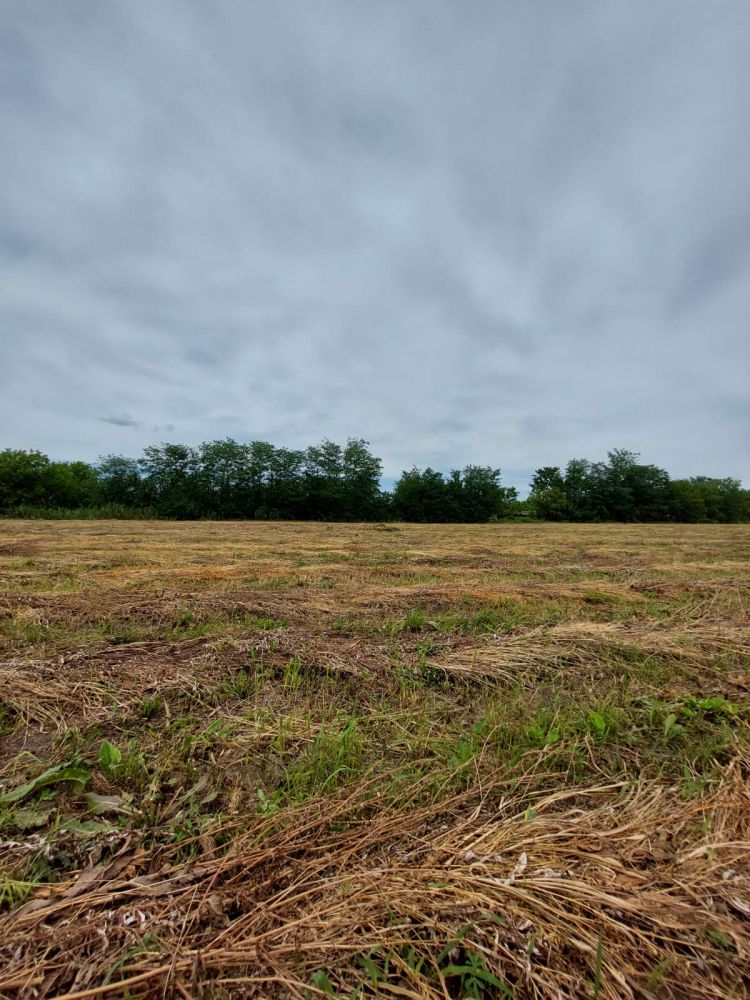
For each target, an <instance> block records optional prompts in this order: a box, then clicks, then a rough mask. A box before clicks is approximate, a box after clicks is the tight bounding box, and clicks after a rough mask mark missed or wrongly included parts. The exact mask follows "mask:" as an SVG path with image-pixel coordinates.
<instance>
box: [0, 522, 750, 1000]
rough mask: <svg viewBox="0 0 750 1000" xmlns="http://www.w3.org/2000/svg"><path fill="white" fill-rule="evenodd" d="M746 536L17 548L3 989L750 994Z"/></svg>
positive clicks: (626, 532)
mask: <svg viewBox="0 0 750 1000" xmlns="http://www.w3.org/2000/svg"><path fill="white" fill-rule="evenodd" d="M749 613H750V527H749V526H676V525H675V526H617V525H552V524H532V523H529V524H508V525H502V524H498V525H477V526H456V525H445V526H442V525H428V526H422V525H380V526H378V525H340V524H302V523H218V522H214V523H212V522H202V523H182V524H179V523H166V522H113V521H112V522H96V521H92V522H74V521H68V522H65V521H61V522H34V521H5V522H0V997H3V998H5V997H13V998H16V997H47V996H49V997H52V996H54V997H68V998H71V1000H72V998H73V997H80V998H83V997H99V996H101V997H133V998H135V997H151V996H153V997H171V996H175V997H183V998H194V1000H198V998H229V997H237V998H239V997H295V998H297V997H298V998H308V997H309V998H313V997H320V996H323V997H325V996H337V997H360V996H361V997H366V996H384V997H388V996H392V997H413V998H433V997H434V998H457V997H474V998H479V997H506V998H507V997H515V998H527V997H528V998H532V997H533V998H542V997H544V998H550V1000H563V998H573V997H575V998H578V997H586V998H602V1000H603V998H609V1000H622V998H631V997H632V998H636V997H650V996H653V997H673V998H717V1000H719V998H721V1000H725V998H732V997H745V996H748V995H750V978H749V976H750V786H749V785H748V777H749V775H750V738H749V737H750V694H749V687H750V669H749V667H750V614H749Z"/></svg>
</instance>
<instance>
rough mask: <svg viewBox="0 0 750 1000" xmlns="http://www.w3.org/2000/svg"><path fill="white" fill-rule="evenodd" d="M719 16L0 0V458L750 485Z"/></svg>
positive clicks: (748, 360)
mask: <svg viewBox="0 0 750 1000" xmlns="http://www.w3.org/2000/svg"><path fill="white" fill-rule="evenodd" d="M748 51H750V3H748V0H715V2H710V3H709V2H706V0H660V2H658V3H654V2H653V0H628V2H626V3H624V2H622V0H568V2H565V3H557V2H553V0H524V2H523V3H521V2H518V0H467V2H464V3H456V2H455V0H450V2H442V0H378V2H377V3H375V2H372V0H298V2H290V0H274V2H273V3H268V2H266V0H211V2H210V3H208V2H206V0H169V2H167V0H100V2H93V0H54V2H51V0H50V2H41V0H0V448H3V447H12V448H37V449H40V450H41V451H44V452H46V453H47V454H49V455H50V456H51V457H53V458H55V459H72V458H83V459H86V460H94V459H96V457H97V456H98V455H100V454H106V453H111V452H114V453H122V454H126V455H132V456H137V455H138V454H139V453H140V451H141V449H142V448H143V447H144V446H146V445H148V444H154V443H158V442H160V441H179V442H184V443H190V444H197V443H199V442H201V441H204V440H210V439H214V438H224V437H233V438H235V439H237V440H240V441H250V440H254V439H261V440H268V441H271V442H273V443H274V444H277V445H286V446H289V447H302V446H305V445H307V444H312V443H314V442H317V441H319V440H321V439H322V438H324V437H328V438H331V439H333V440H336V441H340V442H343V441H344V440H345V439H346V438H347V437H349V436H356V437H364V438H366V439H367V440H368V441H369V442H370V444H371V446H372V450H373V451H374V452H375V454H377V455H379V456H380V457H381V458H382V460H383V466H384V474H385V476H386V479H387V480H390V479H392V478H393V477H395V476H397V475H398V474H399V472H400V471H401V470H402V469H403V468H409V467H411V466H412V465H414V464H417V465H419V466H421V467H424V466H426V465H431V466H432V467H433V468H438V469H441V470H444V471H448V470H449V469H451V468H453V467H456V466H463V465H464V464H467V463H475V464H487V465H492V466H493V467H500V468H501V469H502V470H503V478H504V481H505V482H506V483H508V484H512V485H516V486H519V487H521V488H523V487H524V486H525V484H526V483H527V482H528V479H529V477H530V474H531V472H532V471H533V469H534V468H536V467H538V466H542V465H559V464H564V463H565V462H566V461H567V460H568V459H569V458H572V457H587V458H590V459H601V458H604V457H605V455H606V452H607V451H608V450H611V449H612V448H617V447H624V448H629V449H631V450H633V451H637V452H640V454H641V456H642V459H643V460H644V461H646V462H650V463H651V462H653V463H655V464H657V465H660V466H662V467H664V468H666V469H668V470H669V471H670V473H672V474H673V475H675V476H686V475H693V474H705V475H718V476H723V475H733V476H736V477H738V478H741V479H743V480H744V482H745V485H750V419H749V418H750V394H749V392H748V385H749V383H750V58H748Z"/></svg>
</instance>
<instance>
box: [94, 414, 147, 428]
mask: <svg viewBox="0 0 750 1000" xmlns="http://www.w3.org/2000/svg"><path fill="white" fill-rule="evenodd" d="M99 419H100V420H101V421H102V423H104V424H112V425H113V426H114V427H136V428H137V427H142V426H143V424H142V423H141V421H140V420H133V418H132V417H131V416H130V414H129V413H125V414H123V416H121V417H99ZM154 430H158V428H157V427H155V428H154Z"/></svg>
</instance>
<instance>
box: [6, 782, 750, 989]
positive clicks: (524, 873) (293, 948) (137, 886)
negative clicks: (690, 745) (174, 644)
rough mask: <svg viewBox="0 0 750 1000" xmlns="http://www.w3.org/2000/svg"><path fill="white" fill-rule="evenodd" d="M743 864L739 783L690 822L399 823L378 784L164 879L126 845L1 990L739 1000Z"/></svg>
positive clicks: (574, 799) (690, 815)
mask: <svg viewBox="0 0 750 1000" xmlns="http://www.w3.org/2000/svg"><path fill="white" fill-rule="evenodd" d="M535 784H536V785H541V784H542V781H541V780H540V778H539V777H538V778H537V780H536V782H535ZM709 817H710V821H711V823H710V826H711V829H710V832H709V831H707V830H706V820H707V818H709ZM748 849H750V795H749V794H748V789H747V785H746V783H745V782H744V781H743V779H742V777H741V776H740V775H739V773H738V772H737V771H736V770H733V771H732V772H730V773H729V774H727V776H726V779H725V781H724V782H723V784H722V785H721V787H720V788H718V789H717V790H716V791H715V792H714V793H713V794H712V795H711V796H710V797H707V798H705V799H703V800H702V801H700V802H691V803H686V802H684V801H680V800H679V799H677V798H675V796H674V795H673V794H672V793H671V792H669V791H668V790H667V789H664V788H661V787H652V788H646V787H644V786H642V785H633V786H630V787H628V786H626V785H620V786H614V787H612V786H602V787H598V788H585V789H584V788H582V789H576V790H571V791H568V792H557V793H555V794H551V795H549V794H543V793H541V792H539V791H536V790H535V789H534V788H533V787H531V788H528V789H526V790H525V794H524V795H522V796H520V795H518V793H514V792H513V791H512V790H511V789H510V788H506V787H504V786H503V785H502V784H497V785H496V786H493V787H490V788H487V789H485V790H484V794H483V797H482V798H481V799H477V798H476V795H475V793H471V794H466V795H464V796H461V797H458V798H455V799H453V800H449V801H446V802H442V803H437V804H433V805H430V806H428V807H423V808H417V809H414V810H413V811H412V812H411V813H410V814H408V815H404V814H403V812H402V811H393V810H391V811H388V810H381V809H379V807H378V796H377V793H374V792H373V786H372V785H370V786H369V788H368V787H364V788H361V789H357V790H355V791H354V792H353V793H352V794H351V796H350V797H349V798H348V799H345V800H344V801H340V802H336V803H332V802H323V801H315V802H310V803H308V804H307V805H306V806H305V807H304V808H302V809H299V810H297V811H296V812H295V813H294V814H292V815H290V816H288V817H287V818H286V821H285V822H284V823H283V824H275V823H272V824H269V823H268V822H265V823H264V822H256V823H255V824H254V825H253V826H252V827H251V828H250V829H248V830H246V831H244V833H243V834H242V836H241V837H239V838H238V839H237V840H236V841H235V842H234V843H233V845H232V847H231V849H230V850H229V851H228V852H226V853H225V854H223V855H222V856H219V857H214V858H211V857H210V856H209V857H203V858H202V859H201V860H198V861H191V862H189V863H183V864H177V865H174V864H171V865H170V864H164V865H163V866H162V867H160V868H158V869H157V870H154V867H155V866H154V859H153V858H152V857H150V856H149V853H148V851H146V850H144V849H143V848H141V847H139V846H137V844H136V843H134V842H133V841H132V840H129V841H127V842H126V843H125V844H124V845H123V846H122V847H121V849H120V850H119V852H118V853H117V854H116V855H115V856H114V858H112V859H109V860H107V861H106V862H104V863H101V864H99V865H95V866H92V867H90V868H88V869H86V870H85V871H84V872H83V873H82V874H80V875H79V876H78V877H77V878H76V879H73V880H71V881H70V882H68V883H62V884H60V885H58V886H56V887H55V888H54V889H53V890H52V891H51V892H49V893H46V894H44V896H42V897H40V898H37V899H35V900H33V901H31V902H30V903H27V904H26V905H25V906H23V907H21V908H20V909H19V910H17V911H16V913H14V914H12V915H11V916H9V917H6V918H5V919H4V920H3V921H2V923H0V940H2V942H3V943H2V946H0V954H2V956H3V959H4V966H3V971H2V973H0V991H4V992H5V993H6V994H9V993H14V992H20V993H21V995H27V996H34V995H40V994H41V995H55V996H59V997H68V998H70V1000H72V998H73V997H77V996H95V995H101V996H105V995H107V994H115V995H117V994H118V993H119V991H120V990H121V989H122V988H123V987H124V985H127V986H128V989H129V990H130V993H131V995H132V996H148V995H156V993H157V991H159V990H164V989H167V990H168V991H172V992H173V993H174V995H177V994H181V995H193V996H195V995H200V993H199V987H201V988H210V995H212V996H213V995H219V996H236V997H240V996H247V995H257V996H294V997H306V996H310V995H311V993H310V991H311V989H312V987H314V985H315V983H316V981H321V982H322V981H323V980H322V979H320V980H316V978H315V976H316V973H318V972H320V971H323V972H324V973H325V976H326V979H327V981H328V982H329V983H331V984H332V986H333V989H334V990H335V991H336V992H337V994H340V995H345V996H346V995H350V993H351V991H352V990H353V989H355V987H356V986H357V984H360V983H362V981H363V977H364V979H365V980H367V981H368V982H370V984H371V986H372V987H373V988H375V991H376V992H379V993H382V995H388V994H391V995H399V996H413V997H436V998H437V997H445V996H446V995H447V996H452V995H456V994H455V986H456V981H457V980H458V979H460V977H461V974H460V973H456V972H453V971H452V970H453V969H456V968H463V967H467V963H468V967H471V965H472V963H474V964H475V965H476V966H477V967H479V968H480V969H482V970H484V973H486V974H489V975H490V976H492V977H494V978H495V979H496V980H497V981H499V982H502V983H504V984H505V987H506V989H507V990H508V991H509V992H512V995H514V996H516V997H519V998H521V997H550V998H557V997H573V996H586V995H590V994H592V991H593V990H594V989H595V990H596V995H598V996H601V997H609V998H612V1000H615V998H624V997H628V998H630V997H638V996H643V995H646V994H647V993H648V991H649V990H656V988H657V987H658V988H659V989H661V990H662V993H663V995H669V996H680V997H695V998H705V997H716V998H717V1000H719V998H725V997H727V996H741V995H745V993H744V991H745V990H746V989H747V987H748V985H749V981H748V979H747V978H746V974H747V973H748V971H749V969H750V966H748V964H747V963H748V959H749V958H750V922H749V921H748V916H749V915H750V871H748V867H747V856H748ZM147 940H148V941H151V942H152V943H151V945H150V946H148V947H146V946H143V942H144V941H147ZM717 940H719V941H726V943H727V944H726V947H727V948H729V947H730V946H731V948H732V949H733V954H732V958H731V959H730V957H729V953H728V952H727V951H722V950H721V949H717V947H716V945H715V942H716V941H717ZM103 944H104V945H105V947H104V948H103V947H102V945H103ZM139 946H143V947H141V948H139ZM128 956H130V957H128ZM441 956H442V957H441ZM113 967H116V968H117V974H116V976H113ZM464 977H465V974H464ZM108 979H110V980H114V982H108V981H107V980H108ZM491 982H492V981H491V980H490V979H487V978H486V979H485V983H490V984H491ZM115 983H119V984H120V985H115ZM196 991H198V992H196ZM493 991H494V992H493ZM493 991H491V992H492V995H501V992H502V991H501V990H500V988H498V987H497V986H494V987H493ZM314 992H316V991H315V990H314V989H313V993H314ZM317 992H320V993H323V992H324V991H322V990H319V991H317Z"/></svg>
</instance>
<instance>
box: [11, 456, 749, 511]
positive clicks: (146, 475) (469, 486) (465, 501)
mask: <svg viewBox="0 0 750 1000" xmlns="http://www.w3.org/2000/svg"><path fill="white" fill-rule="evenodd" d="M381 475H382V465H381V462H380V459H379V458H377V457H376V456H374V455H373V454H372V453H371V452H370V448H369V445H368V443H367V441H364V440H362V439H361V438H350V439H349V440H348V441H347V442H346V444H344V445H339V444H336V443H334V442H333V441H328V440H324V441H322V442H321V443H320V444H318V445H312V446H310V447H309V448H305V449H291V448H280V447H276V446H274V445H272V444H269V443H268V442H266V441H252V442H250V443H241V442H238V441H234V440H232V439H231V438H227V439H226V440H222V441H207V442H204V443H203V444H201V445H200V446H198V447H190V446H188V445H182V444H161V445H153V446H151V447H148V448H145V449H144V451H143V454H142V456H141V457H140V458H138V459H134V458H126V457H125V456H123V455H106V456H103V457H101V458H100V459H99V460H98V461H97V462H95V463H88V462H80V461H74V462H55V461H52V460H51V459H50V458H49V457H48V456H47V455H44V454H42V453H41V452H39V451H20V450H14V449H6V450H5V451H0V513H1V514H3V515H4V516H21V517H23V516H32V517H33V516H36V517H40V516H58V517H59V516H78V517H86V516H89V517H95V516H109V517H161V518H174V519H192V518H220V519H258V520H261V519H263V520H275V519H289V520H326V521H385V520H401V521H420V522H474V523H480V522H486V521H494V520H502V519H508V518H514V517H532V518H537V519H540V520H547V521H639V522H640V521H682V522H695V523H701V522H709V523H712V522H715V523H736V522H741V521H750V490H745V489H743V488H742V485H741V483H740V482H739V480H737V479H732V478H725V479H716V478H711V477H708V476H695V477H693V478H690V479H671V478H670V476H669V475H668V473H667V472H665V471H664V470H663V469H659V468H657V467H656V466H654V465H644V464H642V463H641V462H640V461H639V456H638V455H637V454H635V453H633V452H630V451H626V450H623V449H619V450H615V451H611V452H610V453H609V454H608V457H607V461H606V462H590V461H588V460H586V459H573V460H571V461H570V462H568V464H567V466H566V467H565V468H564V469H562V468H558V467H553V466H545V467H543V468H540V469H537V471H536V472H535V473H534V476H533V478H532V481H531V484H530V493H529V497H528V499H527V500H524V501H521V500H519V498H518V494H517V491H516V490H515V488H514V487H512V486H504V485H503V483H502V479H501V474H500V470H499V469H495V468H491V467H490V466H479V465H467V466H465V467H464V468H463V469H461V470H458V469H454V470H453V471H451V472H450V473H449V474H448V475H444V474H443V473H441V472H439V471H436V470H434V469H431V468H426V469H418V468H417V467H416V466H415V467H414V468H412V469H409V470H406V471H404V472H402V474H401V476H400V478H399V479H398V481H397V482H396V484H395V486H394V487H393V490H392V491H386V490H383V489H381V486H380V479H381Z"/></svg>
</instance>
